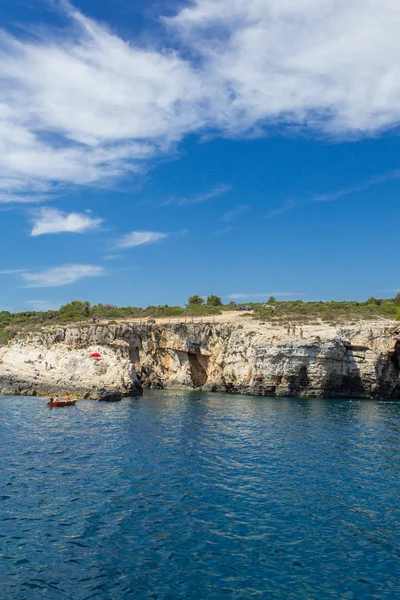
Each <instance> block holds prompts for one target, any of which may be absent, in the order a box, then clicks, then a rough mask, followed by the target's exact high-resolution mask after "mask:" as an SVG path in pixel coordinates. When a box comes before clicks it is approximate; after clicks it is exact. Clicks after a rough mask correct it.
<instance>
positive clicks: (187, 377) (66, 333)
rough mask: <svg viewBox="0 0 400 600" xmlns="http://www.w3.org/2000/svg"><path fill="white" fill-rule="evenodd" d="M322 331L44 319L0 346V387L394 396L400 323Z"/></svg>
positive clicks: (399, 388)
mask: <svg viewBox="0 0 400 600" xmlns="http://www.w3.org/2000/svg"><path fill="white" fill-rule="evenodd" d="M325 337H326V339H320V338H318V337H317V336H316V335H314V334H313V332H311V331H310V332H307V337H306V339H299V338H289V337H288V336H286V337H285V336H281V339H280V338H279V336H271V335H270V334H268V332H266V331H264V330H263V328H262V326H261V325H260V324H258V323H246V324H243V325H241V324H240V325H238V324H237V323H227V324H226V323H225V324H224V323H220V324H218V323H214V324H180V325H179V324H164V325H161V324H158V325H152V324H145V325H139V324H121V325H107V326H101V325H98V326H93V327H83V326H82V327H73V326H71V327H67V328H58V329H47V330H43V331H42V332H41V333H36V334H20V335H19V336H17V337H16V338H14V340H13V341H12V342H11V343H10V344H9V346H7V347H6V348H3V349H0V360H1V361H2V364H0V393H3V394H7V393H8V394H10V393H14V394H15V393H20V394H35V393H37V394H47V395H52V394H63V393H71V394H76V395H79V396H83V395H87V396H92V395H95V393H96V388H101V387H113V388H118V389H121V390H123V391H124V392H126V393H127V394H130V393H137V392H139V391H140V390H141V387H142V386H143V387H158V388H176V389H198V390H200V389H202V390H204V391H225V392H230V393H249V394H256V395H268V396H273V395H276V396H311V397H312V396H315V397H385V398H400V327H398V326H396V325H391V326H390V327H383V326H382V325H376V326H375V325H372V326H371V325H368V326H367V325H355V326H352V327H348V328H342V329H337V330H334V331H332V332H331V334H330V336H325ZM96 352H97V353H99V354H100V359H99V360H94V359H93V358H92V356H91V355H92V354H93V353H96ZM46 363H47V368H46ZM50 366H51V368H50Z"/></svg>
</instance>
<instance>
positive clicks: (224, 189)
mask: <svg viewBox="0 0 400 600" xmlns="http://www.w3.org/2000/svg"><path fill="white" fill-rule="evenodd" d="M231 189H232V186H230V185H217V186H215V187H214V188H212V189H211V190H210V191H208V192H204V193H203V194H198V195H197V196H193V198H175V197H174V198H170V199H169V200H167V201H166V202H163V203H162V204H161V206H167V205H171V204H172V205H174V206H192V205H193V204H202V203H203V202H207V201H208V200H212V199H213V198H219V197H220V196H224V195H225V194H227V193H228V192H229V191H230V190H231Z"/></svg>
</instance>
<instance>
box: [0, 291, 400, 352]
mask: <svg viewBox="0 0 400 600" xmlns="http://www.w3.org/2000/svg"><path fill="white" fill-rule="evenodd" d="M244 307H248V308H249V309H251V310H252V311H253V312H252V313H251V314H252V316H253V317H254V318H256V319H261V320H273V321H277V322H286V321H297V322H301V323H312V322H314V321H318V320H322V321H326V322H333V323H344V322H349V321H356V320H359V319H375V318H389V319H397V320H400V293H399V294H397V296H395V297H394V298H392V299H390V300H384V299H377V298H373V297H372V298H369V299H368V300H367V301H366V302H355V301H345V302H335V301H330V302H304V301H303V300H285V301H279V300H276V298H272V297H271V298H269V300H267V301H266V302H265V303H261V302H258V303H246V304H237V303H235V302H230V303H229V304H225V305H222V302H221V299H220V298H219V297H218V296H214V295H211V296H208V298H207V300H206V301H205V300H204V299H203V298H201V297H200V296H198V295H197V294H196V295H194V296H191V297H190V298H189V300H188V303H187V304H186V306H185V307H181V306H167V305H164V306H148V307H147V308H138V307H132V306H127V307H117V306H114V305H111V304H97V305H91V304H90V302H87V301H83V302H82V301H80V300H74V301H73V302H70V303H69V304H65V305H64V306H62V307H61V308H60V309H59V310H50V311H45V312H33V311H30V312H22V313H14V314H13V313H10V312H8V311H2V312H0V345H4V344H6V343H7V342H8V341H9V340H10V339H11V338H12V337H13V335H14V334H15V333H16V332H18V331H21V330H22V329H26V328H29V329H35V328H37V327H41V326H43V325H57V324H60V325H63V324H68V323H74V322H91V321H93V319H96V320H97V319H99V320H101V321H106V322H110V321H115V320H116V319H126V320H129V319H134V318H140V319H148V318H154V319H157V318H165V317H167V318H169V317H171V318H173V317H175V318H179V317H183V318H188V317H189V318H190V317H196V316H198V317H200V316H205V317H206V316H208V315H219V314H222V313H223V312H224V311H229V310H236V309H243V308H244ZM243 314H246V312H244V313H243Z"/></svg>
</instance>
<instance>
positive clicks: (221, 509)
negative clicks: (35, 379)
mask: <svg viewBox="0 0 400 600" xmlns="http://www.w3.org/2000/svg"><path fill="white" fill-rule="evenodd" d="M199 400H200V401H199ZM0 407H1V415H2V420H1V424H0V440H1V441H0V444H1V452H0V463H1V464H0V468H1V472H2V478H1V482H0V505H1V511H0V525H1V527H0V553H1V558H2V559H3V560H2V561H1V563H0V582H1V583H0V586H1V591H0V597H1V598H5V599H7V600H8V599H11V600H36V599H43V598H45V599H46V600H53V599H54V600H62V599H71V600H72V599H73V600H90V599H92V598H93V599H100V600H110V599H111V598H112V599H113V600H122V599H124V600H125V599H127V598H134V599H135V600H142V599H143V600H144V599H148V598H152V599H155V600H161V599H162V600H177V599H179V600H180V599H184V598H190V599H203V598H204V599H207V600H220V599H227V600H229V599H231V600H238V599H246V600H247V599H252V598H257V599H260V598H263V599H264V598H268V599H269V598H271V599H275V598H276V599H286V598H289V599H290V598H296V599H299V598H300V599H303V598H304V599H308V600H320V599H321V600H322V599H325V598H341V599H349V600H351V599H369V598H371V599H377V598H378V599H391V598H393V599H397V598H399V597H400V577H399V573H400V565H399V561H400V528H399V525H400V484H399V481H400V479H399V471H400V453H399V447H400V436H399V433H400V405H399V404H395V403H382V402H367V401H365V402H356V401H353V402H345V401H343V400H340V401H335V400H329V401H323V400H312V401H308V400H304V399H302V400H295V399H293V400H286V399H279V400H277V399H266V398H248V397H231V396H220V395H206V394H201V395H199V394H197V393H196V394H191V393H176V392H174V393H172V392H171V393H165V392H164V393H162V394H161V393H157V392H152V393H149V394H147V396H146V397H144V398H140V399H139V398H135V399H131V400H126V401H124V402H121V403H118V404H115V405H107V404H98V403H94V402H90V401H83V402H80V403H79V404H78V405H77V406H76V407H74V408H71V409H68V410H59V411H55V410H49V409H47V407H46V406H45V402H44V401H43V400H41V399H32V398H29V399H28V398H1V399H0Z"/></svg>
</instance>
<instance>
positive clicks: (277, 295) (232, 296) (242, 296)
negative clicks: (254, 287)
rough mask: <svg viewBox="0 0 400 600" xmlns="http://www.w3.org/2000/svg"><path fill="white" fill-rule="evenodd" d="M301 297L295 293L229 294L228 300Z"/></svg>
mask: <svg viewBox="0 0 400 600" xmlns="http://www.w3.org/2000/svg"><path fill="white" fill-rule="evenodd" d="M301 295H302V294H296V293H295V292H265V294H263V293H260V292H256V293H255V294H252V293H247V292H246V293H240V294H230V295H229V296H228V298H230V299H231V300H250V299H251V298H264V299H265V300H268V298H270V297H271V296H274V298H289V297H292V296H296V297H298V296H301Z"/></svg>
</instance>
